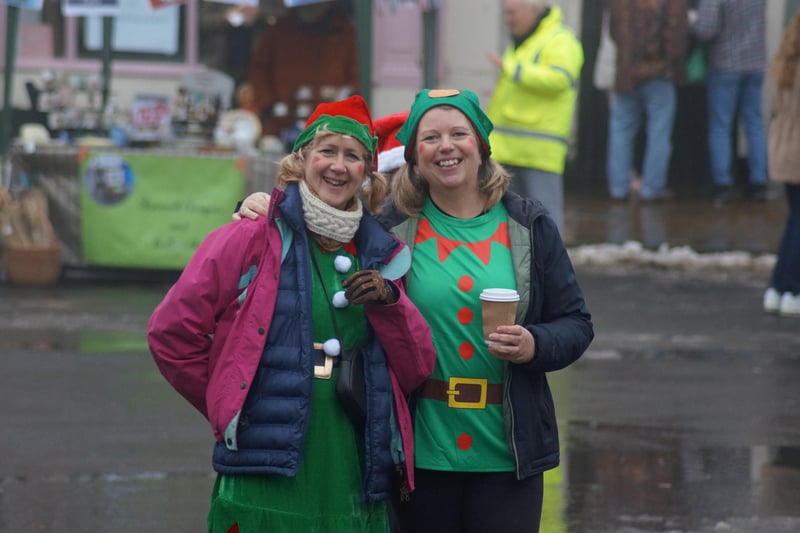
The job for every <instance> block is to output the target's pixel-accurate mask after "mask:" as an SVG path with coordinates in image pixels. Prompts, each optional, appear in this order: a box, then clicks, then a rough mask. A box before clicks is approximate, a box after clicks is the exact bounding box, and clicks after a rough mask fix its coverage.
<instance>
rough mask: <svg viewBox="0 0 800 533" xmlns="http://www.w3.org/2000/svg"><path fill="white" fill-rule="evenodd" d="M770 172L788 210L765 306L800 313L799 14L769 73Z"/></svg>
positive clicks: (769, 309)
mask: <svg viewBox="0 0 800 533" xmlns="http://www.w3.org/2000/svg"><path fill="white" fill-rule="evenodd" d="M767 90H768V92H769V101H770V106H771V110H770V121H769V130H768V137H767V138H768V147H769V158H768V161H769V176H770V179H771V180H772V181H774V182H776V183H783V184H784V190H785V192H786V202H787V203H788V205H789V213H788V216H787V218H786V226H785V228H784V231H783V237H782V238H781V243H780V247H779V248H778V254H777V255H778V257H777V262H776V263H775V268H774V269H773V271H772V277H771V279H770V286H769V288H768V289H767V290H766V292H765V293H764V310H765V311H767V312H769V313H780V314H781V315H782V316H789V317H800V150H798V146H800V12H798V13H796V14H795V15H794V17H792V20H791V21H790V22H789V25H788V26H787V27H786V30H785V31H784V34H783V38H782V39H781V43H780V46H779V47H778V52H777V53H776V55H775V58H774V59H773V61H772V64H771V66H770V69H769V74H768V77H767Z"/></svg>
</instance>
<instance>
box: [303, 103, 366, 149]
mask: <svg viewBox="0 0 800 533" xmlns="http://www.w3.org/2000/svg"><path fill="white" fill-rule="evenodd" d="M322 127H325V129H327V130H328V131H332V132H334V133H341V134H343V135H349V136H350V137H353V138H355V139H356V140H357V141H359V142H360V143H361V144H363V145H364V146H365V147H366V148H367V150H369V153H370V154H372V157H373V159H374V158H375V145H376V144H377V142H378V139H377V138H376V137H375V128H374V126H373V125H372V117H370V114H369V108H368V107H367V103H366V102H365V101H364V99H363V98H361V97H360V96H359V95H357V94H354V95H353V96H351V97H350V98H347V99H345V100H340V101H338V102H324V103H321V104H319V105H318V106H317V108H316V109H315V110H314V112H313V113H311V116H310V117H308V120H307V121H306V129H304V130H303V131H301V132H300V135H298V136H297V140H296V141H295V142H294V148H292V151H293V152H296V151H297V150H298V149H300V148H302V147H303V146H305V145H306V144H308V143H309V142H311V139H313V138H314V135H316V134H317V131H318V130H319V129H320V128H322Z"/></svg>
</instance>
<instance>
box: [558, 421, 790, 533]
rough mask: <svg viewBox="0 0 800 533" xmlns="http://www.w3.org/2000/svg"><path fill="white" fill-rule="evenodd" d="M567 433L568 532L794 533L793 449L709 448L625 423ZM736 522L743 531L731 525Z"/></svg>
mask: <svg viewBox="0 0 800 533" xmlns="http://www.w3.org/2000/svg"><path fill="white" fill-rule="evenodd" d="M566 429H567V432H568V435H569V437H568V441H567V443H566V445H565V446H566V450H565V451H564V452H563V454H562V457H563V467H562V468H563V470H564V473H563V481H562V486H561V488H560V490H561V492H562V493H563V494H564V497H565V501H566V503H565V504H564V507H563V522H564V523H565V524H567V526H568V527H567V531H569V532H572V533H584V532H585V533H589V532H592V533H601V532H609V533H610V532H620V531H631V532H633V531H682V532H689V531H697V532H701V531H717V530H720V529H719V528H723V529H724V530H726V531H747V532H748V533H756V532H764V533H766V532H769V533H782V532H784V531H785V532H786V533H788V532H790V531H791V532H796V531H800V499H798V496H797V495H798V494H800V448H798V447H780V446H778V447H773V446H752V447H749V448H736V447H731V448H725V447H714V448H710V447H702V446H696V445H693V444H690V443H687V442H684V441H683V440H682V439H681V438H680V437H679V436H678V435H675V434H668V433H667V434H665V433H661V432H658V431H654V430H652V429H650V430H647V429H644V428H636V427H630V426H608V425H604V426H602V427H589V426H587V425H582V424H577V423H576V424H569V425H568V427H567V428H566ZM762 516H763V517H769V518H764V519H763V520H760V519H759V518H758V517H762ZM775 517H781V520H782V521H783V522H784V523H785V529H781V527H784V526H776V524H775ZM741 521H746V523H747V526H746V528H745V529H737V528H736V527H734V526H733V525H732V524H735V523H737V522H741ZM742 527H744V526H742Z"/></svg>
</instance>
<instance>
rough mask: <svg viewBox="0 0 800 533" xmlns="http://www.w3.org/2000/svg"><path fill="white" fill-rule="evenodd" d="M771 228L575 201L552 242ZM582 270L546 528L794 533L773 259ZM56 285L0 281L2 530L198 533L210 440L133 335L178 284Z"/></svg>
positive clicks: (730, 213) (770, 240) (774, 233)
mask: <svg viewBox="0 0 800 533" xmlns="http://www.w3.org/2000/svg"><path fill="white" fill-rule="evenodd" d="M651 208H652V209H651ZM648 212H649V213H651V214H654V216H653V217H650V216H649V215H647V214H646V213H648ZM784 216H785V208H784V205H783V202H782V200H780V199H778V200H771V201H769V202H766V203H762V204H750V203H747V202H740V203H737V204H736V205H734V206H728V207H726V208H723V209H714V208H712V207H711V206H710V205H709V204H708V203H707V202H703V201H701V200H700V199H698V200H696V201H695V200H692V201H688V200H687V201H680V202H671V203H665V204H656V205H646V206H642V205H638V204H608V202H606V201H605V199H604V198H603V197H602V196H601V195H600V194H597V195H583V196H582V195H574V194H573V195H570V196H568V199H567V210H566V213H565V221H566V230H565V239H566V240H567V242H568V243H569V244H570V246H572V247H579V246H581V245H595V244H601V243H606V242H612V243H613V242H616V243H622V242H625V241H628V240H637V241H641V242H645V241H648V244H647V248H656V247H658V246H659V245H663V244H664V243H667V244H669V245H670V246H682V245H687V246H691V247H692V248H693V249H697V250H700V251H703V252H712V251H728V250H731V249H740V250H744V251H746V252H747V253H749V254H756V255H758V254H769V253H772V252H773V251H774V249H775V248H776V247H777V242H778V239H779V238H780V233H781V231H782V225H783V217H784ZM645 220H646V221H648V222H645ZM653 220H655V221H656V224H655V225H654V226H653V225H650V223H649V222H652V221H653ZM651 227H656V228H658V227H660V228H661V229H660V230H648V229H645V228H651ZM650 231H654V233H652V232H650ZM658 235H662V237H658ZM577 256H578V254H577V253H576V257H577ZM581 257H583V256H581ZM577 269H578V275H579V279H580V281H581V283H582V285H583V287H584V290H585V293H586V298H587V301H588V303H589V306H590V310H591V311H592V313H593V317H594V321H595V327H596V333H597V336H596V339H595V341H594V343H593V344H592V346H591V347H590V349H589V351H588V352H587V353H586V354H585V356H584V357H583V358H582V359H581V360H579V361H578V362H577V363H576V364H575V365H573V366H572V367H570V368H568V369H566V370H565V371H562V372H557V373H555V374H553V375H552V377H551V385H552V387H553V390H554V394H555V396H556V407H557V410H558V418H559V427H560V430H561V434H562V444H563V446H562V448H563V450H562V466H561V467H560V468H559V469H558V470H557V471H556V472H553V473H550V474H548V477H547V482H548V492H547V500H546V510H545V522H544V525H543V529H542V530H543V531H544V532H564V533H566V532H570V533H606V532H607V533H611V532H623V533H636V532H664V533H666V532H670V533H672V532H684V533H690V532H691V533H707V532H719V531H727V532H738V533H745V532H746V533H789V532H797V531H800V496H799V495H800V393H798V392H797V390H798V387H797V383H798V382H800V321H798V320H794V319H785V318H780V317H776V316H770V315H766V314H764V313H763V312H762V311H761V295H762V292H763V289H764V286H765V283H766V280H767V279H768V274H769V263H768V262H765V263H758V264H756V265H755V266H748V267H747V268H738V267H737V266H735V265H734V266H733V267H729V266H726V267H717V268H713V269H701V270H696V269H695V270H693V269H691V268H686V267H685V266H682V267H680V268H678V267H676V268H664V267H663V266H656V267H652V266H646V265H645V266H643V265H641V264H633V263H630V262H624V263H617V264H613V265H608V264H606V265H604V266H602V267H598V266H596V265H595V264H593V263H592V262H591V261H579V262H578V266H577ZM68 274H70V275H69V276H68V277H67V279H64V280H62V281H61V282H60V283H58V284H57V285H55V286H52V287H46V288H24V287H16V286H11V285H8V284H2V283H0V400H2V401H0V420H2V421H3V425H4V427H3V438H2V439H0V458H2V459H1V460H0V532H2V533H17V532H25V533H45V532H47V533H50V532H52V533H62V532H64V533H66V532H70V533H71V532H115V533H129V532H130V533H133V532H137V533H138V532H141V531H152V532H170V533H175V532H187V533H196V532H201V531H204V530H205V515H206V512H207V510H208V499H209V494H210V491H211V485H212V483H213V474H212V472H211V469H210V465H209V459H210V453H211V446H212V442H211V435H210V431H209V429H208V426H207V423H206V422H205V420H204V419H203V418H202V417H201V416H200V415H199V414H198V413H197V412H195V411H194V410H193V409H192V408H191V407H189V406H188V404H187V403H186V402H185V401H184V400H183V399H182V398H180V397H179V396H178V395H177V393H175V392H174V391H173V390H172V389H171V388H170V387H169V386H168V385H167V384H166V383H165V382H164V380H163V379H162V378H161V376H160V374H158V372H157V370H156V368H155V366H154V364H153V363H152V360H151V358H150V356H149V354H148V352H147V348H146V344H145V337H144V329H145V326H146V321H147V318H148V316H149V313H150V312H151V310H152V308H153V306H155V304H156V303H157V302H158V301H159V300H160V298H161V297H162V296H163V294H164V292H165V291H166V290H167V288H168V286H169V283H170V282H171V280H172V279H174V273H159V274H158V275H155V273H151V274H152V275H150V274H148V275H144V274H141V273H140V274H139V275H138V276H126V277H125V279H119V277H117V278H114V277H112V276H109V275H108V273H104V274H103V275H102V276H100V275H97V273H95V275H92V273H86V272H82V273H79V272H72V273H68Z"/></svg>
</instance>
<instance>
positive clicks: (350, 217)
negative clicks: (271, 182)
mask: <svg viewBox="0 0 800 533" xmlns="http://www.w3.org/2000/svg"><path fill="white" fill-rule="evenodd" d="M299 189H300V198H301V199H302V200H303V218H304V219H305V221H306V226H307V227H308V229H309V230H310V231H311V232H312V233H316V234H318V235H322V236H323V237H328V238H329V239H333V240H335V241H338V242H341V243H348V242H350V241H351V240H353V236H354V235H355V234H356V230H357V229H358V224H359V223H360V222H361V213H362V206H361V200H360V199H359V198H358V197H355V198H354V200H355V201H356V205H355V207H354V209H353V210H351V211H342V210H340V209H336V208H335V207H333V206H330V205H328V204H326V203H325V202H323V201H322V200H320V199H319V197H318V196H316V195H315V194H314V193H312V192H311V190H310V189H309V188H308V185H306V182H305V181H300V186H299Z"/></svg>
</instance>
